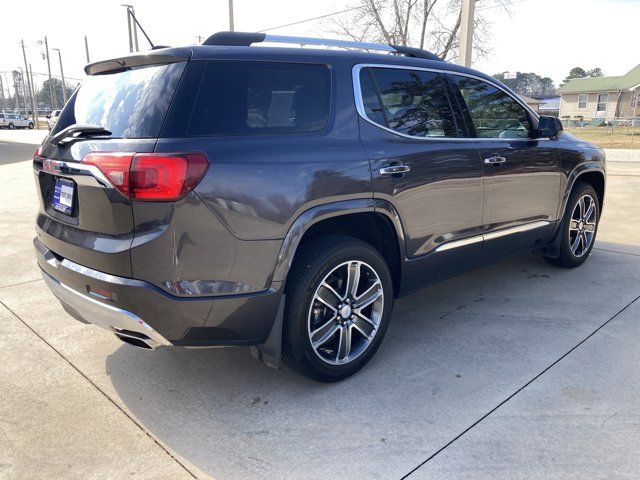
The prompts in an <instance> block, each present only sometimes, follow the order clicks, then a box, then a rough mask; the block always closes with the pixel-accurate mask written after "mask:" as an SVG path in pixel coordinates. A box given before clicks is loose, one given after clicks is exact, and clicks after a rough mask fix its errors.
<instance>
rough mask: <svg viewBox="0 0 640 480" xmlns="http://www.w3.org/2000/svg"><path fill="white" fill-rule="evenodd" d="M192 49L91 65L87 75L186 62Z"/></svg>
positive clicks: (104, 61) (138, 55)
mask: <svg viewBox="0 0 640 480" xmlns="http://www.w3.org/2000/svg"><path fill="white" fill-rule="evenodd" d="M190 56H191V49H171V50H170V51H167V52H160V51H157V50H152V51H151V52H149V53H143V54H136V55H129V56H126V57H121V58H113V59H111V60H102V61H100V62H95V63H90V64H89V65H87V66H86V67H84V72H85V73H86V74H87V75H102V74H106V73H116V72H122V71H125V70H130V69H132V68H134V67H144V66H148V65H163V64H168V63H177V62H184V61H186V60H189V58H190Z"/></svg>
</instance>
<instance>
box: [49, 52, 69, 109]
mask: <svg viewBox="0 0 640 480" xmlns="http://www.w3.org/2000/svg"><path fill="white" fill-rule="evenodd" d="M51 50H55V51H56V52H58V61H59V62H60V78H62V98H63V99H64V103H65V104H66V103H67V84H66V83H65V81H64V70H63V69H62V53H60V49H59V48H52V49H51Z"/></svg>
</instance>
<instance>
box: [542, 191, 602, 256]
mask: <svg viewBox="0 0 640 480" xmlns="http://www.w3.org/2000/svg"><path fill="white" fill-rule="evenodd" d="M599 221H600V203H599V200H598V195H597V194H596V191H595V190H594V188H593V187H592V186H591V185H590V184H588V183H584V182H577V183H576V185H575V186H574V188H573V191H572V192H571V195H570V196H569V200H568V201H567V207H566V209H565V212H564V216H563V219H562V225H561V226H560V232H559V234H560V235H562V240H561V243H560V256H559V257H558V258H552V257H544V258H545V260H546V261H547V262H549V263H550V264H552V265H555V266H558V267H563V268H574V267H577V266H579V265H582V264H583V263H584V262H585V260H586V259H587V258H588V257H589V254H590V253H591V249H592V248H593V244H594V243H595V240H596V234H597V232H598V222H599Z"/></svg>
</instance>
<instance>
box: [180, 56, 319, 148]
mask: <svg viewBox="0 0 640 480" xmlns="http://www.w3.org/2000/svg"><path fill="white" fill-rule="evenodd" d="M330 97H331V76H330V72H329V69H328V67H327V66H325V65H312V64H298V63H276V62H227V61H211V62H208V64H207V67H206V70H205V73H204V77H203V80H202V83H201V85H200V90H199V92H198V97H197V100H196V105H195V108H194V111H193V115H192V118H191V123H190V125H189V130H188V134H189V135H191V136H198V135H202V136H207V135H245V134H252V133H303V132H317V131H319V130H322V129H323V128H324V127H325V125H326V124H327V120H328V118H329V105H330Z"/></svg>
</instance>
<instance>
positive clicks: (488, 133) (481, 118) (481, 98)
mask: <svg viewBox="0 0 640 480" xmlns="http://www.w3.org/2000/svg"><path fill="white" fill-rule="evenodd" d="M450 78H451V79H452V81H453V84H454V88H455V87H456V86H457V89H458V91H459V92H460V95H459V98H460V97H461V99H460V100H459V101H460V102H462V103H463V107H466V111H467V112H468V115H469V117H471V123H472V124H473V127H474V130H475V134H476V137H478V138H529V137H531V132H532V130H531V123H530V120H529V114H528V113H527V111H526V110H525V108H524V107H523V106H522V105H520V104H519V103H518V102H517V101H516V100H515V99H514V98H513V97H511V96H510V95H508V94H507V93H506V92H504V91H502V90H500V89H499V88H497V87H494V86H493V85H491V84H490V83H487V82H484V81H482V80H478V79H475V78H471V77H463V76H460V75H450Z"/></svg>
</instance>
